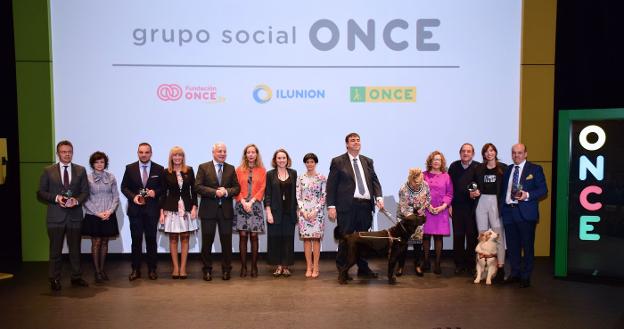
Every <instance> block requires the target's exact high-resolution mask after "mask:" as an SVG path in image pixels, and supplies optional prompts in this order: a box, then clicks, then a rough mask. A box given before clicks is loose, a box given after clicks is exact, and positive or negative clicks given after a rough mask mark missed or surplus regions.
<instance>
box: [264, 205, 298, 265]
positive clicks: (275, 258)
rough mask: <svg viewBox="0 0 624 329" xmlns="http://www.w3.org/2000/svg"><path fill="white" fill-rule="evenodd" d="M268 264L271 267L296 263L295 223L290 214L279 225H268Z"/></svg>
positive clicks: (283, 216) (283, 217)
mask: <svg viewBox="0 0 624 329" xmlns="http://www.w3.org/2000/svg"><path fill="white" fill-rule="evenodd" d="M267 262H268V263H269V264H270V265H293V264H294V263H295V223H293V221H292V218H290V216H289V215H288V214H283V215H282V221H281V222H280V223H279V224H267Z"/></svg>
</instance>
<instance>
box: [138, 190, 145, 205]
mask: <svg viewBox="0 0 624 329" xmlns="http://www.w3.org/2000/svg"><path fill="white" fill-rule="evenodd" d="M146 197H147V189H146V188H142V189H140V190H139V197H138V198H137V201H138V203H139V204H140V205H144V204H145V198H146Z"/></svg>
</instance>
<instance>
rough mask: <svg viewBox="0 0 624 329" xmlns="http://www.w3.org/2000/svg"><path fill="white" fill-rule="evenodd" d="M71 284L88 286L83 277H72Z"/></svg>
mask: <svg viewBox="0 0 624 329" xmlns="http://www.w3.org/2000/svg"><path fill="white" fill-rule="evenodd" d="M71 285H72V286H74V287H88V286H89V283H88V282H87V281H85V280H84V279H83V278H78V279H72V280H71Z"/></svg>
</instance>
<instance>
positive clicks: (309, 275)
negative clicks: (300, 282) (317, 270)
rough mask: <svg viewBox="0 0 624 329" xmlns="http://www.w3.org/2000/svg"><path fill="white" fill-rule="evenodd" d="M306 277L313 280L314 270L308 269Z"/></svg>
mask: <svg viewBox="0 0 624 329" xmlns="http://www.w3.org/2000/svg"><path fill="white" fill-rule="evenodd" d="M305 276H306V278H311V277H312V269H311V268H309V267H308V269H306V272H305Z"/></svg>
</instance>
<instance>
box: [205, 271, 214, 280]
mask: <svg viewBox="0 0 624 329" xmlns="http://www.w3.org/2000/svg"><path fill="white" fill-rule="evenodd" d="M204 281H212V273H211V272H204Z"/></svg>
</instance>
